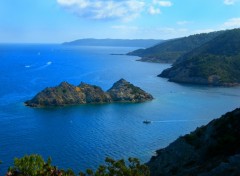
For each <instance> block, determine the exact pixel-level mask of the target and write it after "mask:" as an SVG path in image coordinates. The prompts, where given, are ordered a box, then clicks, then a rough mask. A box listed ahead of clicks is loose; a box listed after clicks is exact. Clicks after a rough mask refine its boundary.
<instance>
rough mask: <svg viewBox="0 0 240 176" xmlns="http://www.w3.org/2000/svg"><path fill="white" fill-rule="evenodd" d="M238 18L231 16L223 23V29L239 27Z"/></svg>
mask: <svg viewBox="0 0 240 176" xmlns="http://www.w3.org/2000/svg"><path fill="white" fill-rule="evenodd" d="M239 27H240V18H231V19H229V20H228V21H226V22H225V23H224V24H223V28H224V29H230V28H239Z"/></svg>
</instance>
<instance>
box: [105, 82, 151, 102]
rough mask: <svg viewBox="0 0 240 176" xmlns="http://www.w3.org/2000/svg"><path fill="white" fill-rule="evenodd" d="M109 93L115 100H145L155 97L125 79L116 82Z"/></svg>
mask: <svg viewBox="0 0 240 176" xmlns="http://www.w3.org/2000/svg"><path fill="white" fill-rule="evenodd" d="M107 93H108V94H109V95H110V97H111V98H112V101H114V102H144V101H146V100H151V99H153V97H152V95H150V94H148V93H146V92H145V91H143V90H142V89H140V88H139V87H136V86H134V85H133V84H131V83H129V82H127V81H126V80H124V79H120V80H119V81H117V82H116V83H114V84H113V86H112V87H111V88H110V89H109V90H108V91H107Z"/></svg>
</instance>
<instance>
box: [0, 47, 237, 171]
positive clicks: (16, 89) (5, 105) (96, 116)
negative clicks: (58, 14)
mask: <svg viewBox="0 0 240 176" xmlns="http://www.w3.org/2000/svg"><path fill="white" fill-rule="evenodd" d="M135 49H137V47H134V48H133V47H132V48H129V47H109V46H108V47H93V46H65V45H55V44H45V45H43V44H1V45H0V160H1V161H2V164H0V175H4V174H5V173H6V171H7V169H8V167H9V166H12V165H13V161H14V158H16V157H17V158H20V157H23V156H24V155H27V154H40V155H42V156H43V157H44V158H45V159H47V158H48V157H51V158H52V163H53V164H54V165H57V166H58V167H59V168H64V169H67V168H72V169H73V170H74V171H75V172H76V173H78V172H79V171H85V170H86V169H87V168H91V169H96V168H97V166H98V165H100V164H104V160H105V158H106V157H111V158H114V159H127V158H129V157H137V158H139V159H140V161H141V162H142V163H145V162H147V161H149V160H150V158H151V157H152V156H153V155H155V151H156V150H158V149H160V148H163V147H166V146H167V145H169V144H170V143H171V142H173V141H174V140H175V139H177V138H178V137H179V136H182V135H184V134H187V133H189V132H191V131H192V130H194V129H196V128H197V127H199V126H202V125H205V124H207V123H208V122H210V121H211V120H212V119H215V118H218V117H220V116H221V115H222V114H225V113H226V112H228V111H232V110H233V109H235V108H237V107H239V106H240V87H210V86H198V85H190V84H185V85H184V84H177V83H173V82H169V81H168V80H167V79H164V78H160V77H157V75H158V74H160V73H161V72H162V71H163V70H164V69H166V68H169V67H170V66H171V65H170V64H156V63H145V62H139V61H136V60H137V59H139V58H138V57H135V56H127V55H112V54H125V53H127V52H129V51H133V50H135ZM121 78H124V79H126V80H127V81H129V82H131V83H133V84H134V85H136V86H139V87H141V88H142V89H143V90H145V91H147V92H149V93H151V94H152V95H153V97H154V100H153V101H149V102H145V103H137V104H133V103H113V104H101V105H78V106H67V107H58V108H42V109H38V108H30V107H26V106H25V105H24V102H25V101H26V100H29V99H31V98H32V97H33V96H34V95H36V94H37V93H38V92H39V91H41V90H43V89H44V88H46V87H53V86H57V85H59V84H60V83H61V82H62V81H67V82H69V83H71V84H74V85H79V84H80V83H81V82H85V83H89V84H94V85H98V86H100V87H102V88H103V90H108V89H109V88H110V87H111V86H112V84H113V83H114V82H116V81H118V80H119V79H121ZM144 120H149V121H151V123H150V124H144V123H143V121H144Z"/></svg>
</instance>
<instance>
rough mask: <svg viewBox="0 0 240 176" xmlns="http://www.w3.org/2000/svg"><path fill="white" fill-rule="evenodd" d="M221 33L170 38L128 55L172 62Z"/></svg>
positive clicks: (150, 60) (148, 60) (147, 59)
mask: <svg viewBox="0 0 240 176" xmlns="http://www.w3.org/2000/svg"><path fill="white" fill-rule="evenodd" d="M221 33H223V31H220V32H211V33H207V34H196V35H191V36H189V37H183V38H178V39H172V40H168V41H166V42H164V43H160V44H158V45H155V46H153V47H150V48H147V49H139V50H135V51H133V52H130V53H128V55H134V56H140V57H142V58H141V59H140V61H144V62H163V63H173V62H174V61H176V60H177V59H178V58H179V57H181V56H182V55H184V54H186V53H187V52H189V51H191V50H193V49H195V48H197V47H199V46H201V45H203V44H204V43H206V42H208V41H210V40H212V39H214V38H215V37H216V36H218V35H219V34H221Z"/></svg>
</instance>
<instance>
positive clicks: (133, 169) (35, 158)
mask: <svg viewBox="0 0 240 176" xmlns="http://www.w3.org/2000/svg"><path fill="white" fill-rule="evenodd" d="M105 162H106V165H100V166H99V167H98V169H97V170H96V171H95V172H94V171H93V170H91V169H87V170H86V173H84V172H80V173H79V175H80V176H149V175H150V172H149V169H148V167H147V166H145V165H142V164H140V161H139V160H138V159H136V158H129V159H128V165H126V162H125V161H124V160H123V159H122V160H113V159H111V158H106V160H105ZM6 176H75V173H74V172H73V171H72V170H71V169H68V170H66V171H65V170H63V169H58V168H57V167H56V166H52V165H51V158H49V159H48V160H47V162H45V161H44V159H43V158H42V157H41V156H40V155H26V156H24V157H23V158H20V159H18V158H16V159H15V160H14V166H13V167H10V168H9V169H8V173H7V174H6Z"/></svg>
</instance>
